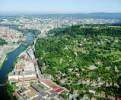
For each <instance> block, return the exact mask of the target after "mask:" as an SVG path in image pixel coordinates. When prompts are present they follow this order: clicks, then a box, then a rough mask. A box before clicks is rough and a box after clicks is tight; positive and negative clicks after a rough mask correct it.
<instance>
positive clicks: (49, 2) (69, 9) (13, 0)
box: [0, 0, 121, 13]
mask: <svg viewBox="0 0 121 100" xmlns="http://www.w3.org/2000/svg"><path fill="white" fill-rule="evenodd" d="M120 5H121V1H120V0H101V1H99V0H76V1H75V0H60V1H57V0H44V1H42V0H21V1H17V0H1V1H0V7H1V9H0V13H95V12H108V13H112V12H115V13H121V6H120Z"/></svg>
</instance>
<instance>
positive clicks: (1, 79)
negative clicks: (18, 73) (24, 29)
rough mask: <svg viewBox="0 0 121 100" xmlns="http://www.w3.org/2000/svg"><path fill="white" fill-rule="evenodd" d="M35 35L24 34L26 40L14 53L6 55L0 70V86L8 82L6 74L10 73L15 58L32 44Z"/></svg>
mask: <svg viewBox="0 0 121 100" xmlns="http://www.w3.org/2000/svg"><path fill="white" fill-rule="evenodd" d="M34 37H35V35H34V34H33V33H31V32H28V33H27V34H26V40H25V41H24V42H23V43H22V44H21V45H20V46H19V47H18V48H16V49H15V50H14V51H12V52H11V53H9V54H8V55H7V59H6V60H5V61H4V63H3V66H2V68H1V69H0V85H2V84H4V83H5V82H6V81H7V80H8V74H9V72H11V71H12V69H13V67H14V63H15V61H16V59H17V57H18V56H19V55H20V54H21V53H22V52H23V51H24V50H25V49H26V48H27V47H28V46H29V45H31V44H32V43H33V41H34Z"/></svg>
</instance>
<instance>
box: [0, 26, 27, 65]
mask: <svg viewBox="0 0 121 100" xmlns="http://www.w3.org/2000/svg"><path fill="white" fill-rule="evenodd" d="M0 39H3V40H5V41H6V43H7V44H5V45H1V46H0V66H2V63H3V62H4V60H5V58H6V55H7V53H9V52H11V51H12V50H14V49H15V48H17V47H18V45H19V43H21V42H22V41H23V40H24V39H25V38H24V36H23V35H22V33H21V32H18V31H16V30H14V29H10V28H9V27H4V26H0ZM13 44H14V45H13Z"/></svg>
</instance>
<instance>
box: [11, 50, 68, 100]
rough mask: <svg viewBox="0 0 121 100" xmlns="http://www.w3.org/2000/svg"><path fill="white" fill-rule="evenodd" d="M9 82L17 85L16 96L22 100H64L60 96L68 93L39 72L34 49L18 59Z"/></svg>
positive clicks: (25, 52)
mask: <svg viewBox="0 0 121 100" xmlns="http://www.w3.org/2000/svg"><path fill="white" fill-rule="evenodd" d="M9 80H10V82H12V83H15V85H16V90H15V95H16V96H17V97H18V98H20V99H22V100H52V99H53V100H61V99H62V100H63V98H61V97H60V94H62V93H64V92H68V91H67V90H66V89H65V88H63V87H61V86H59V85H57V84H56V83H54V82H53V81H52V80H50V79H48V78H45V77H44V76H43V75H42V74H41V73H40V72H39V69H38V66H37V63H36V59H35V57H34V54H33V51H32V49H28V50H26V51H24V52H23V53H22V54H21V55H20V56H19V57H18V59H17V62H16V65H15V68H14V70H13V71H12V72H11V73H10V74H9Z"/></svg>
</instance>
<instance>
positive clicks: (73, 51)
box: [35, 25, 121, 98]
mask: <svg viewBox="0 0 121 100" xmlns="http://www.w3.org/2000/svg"><path fill="white" fill-rule="evenodd" d="M35 56H36V57H37V58H38V64H39V68H40V70H41V72H42V73H43V74H45V75H49V76H51V78H52V80H53V81H55V82H56V83H58V84H59V85H61V86H63V87H65V88H67V89H68V90H69V91H70V93H71V94H75V91H76V94H78V98H80V97H81V96H82V95H84V94H89V95H91V96H92V95H94V96H96V97H97V98H98V97H101V96H100V95H101V94H103V93H104V94H105V95H104V96H102V98H105V97H107V96H108V95H111V96H114V97H117V96H121V92H120V91H121V26H116V25H115V26H113V25H75V26H71V27H67V28H56V29H53V30H50V31H49V32H48V36H47V37H46V38H41V39H38V40H37V42H36V44H35ZM90 90H93V91H95V94H92V93H90Z"/></svg>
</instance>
